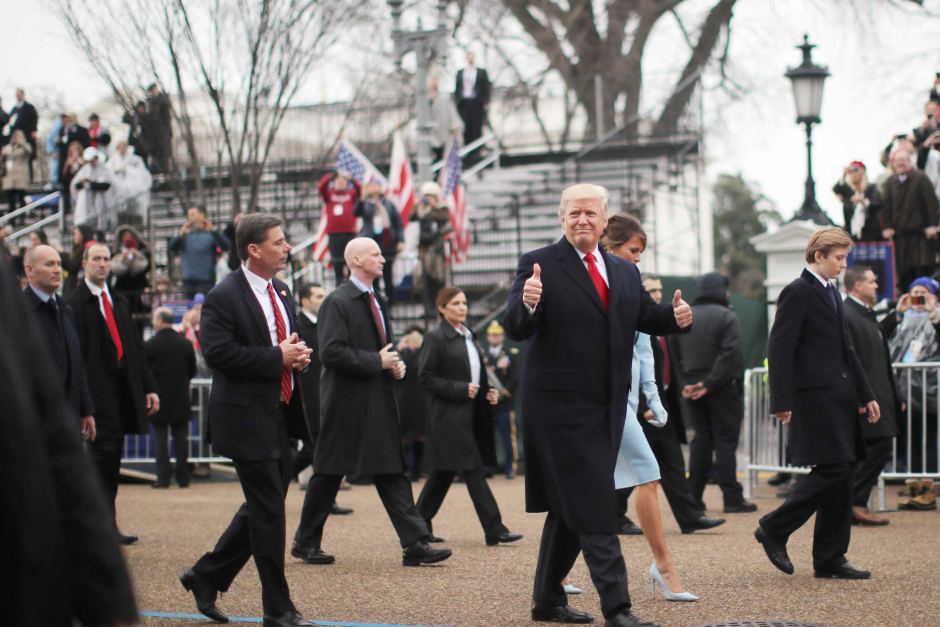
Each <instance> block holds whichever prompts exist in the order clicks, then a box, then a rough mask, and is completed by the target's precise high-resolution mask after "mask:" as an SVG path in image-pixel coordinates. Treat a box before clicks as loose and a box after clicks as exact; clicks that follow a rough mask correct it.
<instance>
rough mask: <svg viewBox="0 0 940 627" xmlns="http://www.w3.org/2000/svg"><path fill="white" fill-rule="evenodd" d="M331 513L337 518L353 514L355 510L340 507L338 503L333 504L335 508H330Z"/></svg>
mask: <svg viewBox="0 0 940 627" xmlns="http://www.w3.org/2000/svg"><path fill="white" fill-rule="evenodd" d="M330 513H331V514H334V515H336V516H346V515H347V514H352V513H353V510H352V508H351V507H340V506H339V505H337V504H336V503H333V507H331V508H330Z"/></svg>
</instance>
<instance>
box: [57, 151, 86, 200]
mask: <svg viewBox="0 0 940 627" xmlns="http://www.w3.org/2000/svg"><path fill="white" fill-rule="evenodd" d="M82 150H83V148H82V144H81V142H78V141H74V142H72V143H71V144H69V147H68V150H67V151H66V153H65V158H64V160H60V161H59V165H60V170H59V187H61V188H62V207H63V208H64V209H65V213H66V214H70V213H72V211H73V210H74V209H75V206H74V204H75V198H74V196H72V181H73V180H74V179H75V175H76V174H78V171H79V170H81V169H82V166H83V165H85V160H84V159H82Z"/></svg>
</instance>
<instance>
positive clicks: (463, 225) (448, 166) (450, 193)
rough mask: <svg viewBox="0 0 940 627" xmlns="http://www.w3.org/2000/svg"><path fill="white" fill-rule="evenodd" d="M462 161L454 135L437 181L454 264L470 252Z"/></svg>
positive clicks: (458, 142) (457, 140)
mask: <svg viewBox="0 0 940 627" xmlns="http://www.w3.org/2000/svg"><path fill="white" fill-rule="evenodd" d="M462 174H463V161H462V160H461V157H460V140H459V139H458V138H457V136H456V135H454V137H453V139H451V142H450V148H448V150H447V157H446V160H445V161H444V167H443V168H441V174H440V177H439V179H438V185H440V186H441V193H443V194H444V198H443V199H442V200H443V201H444V202H446V203H447V206H448V208H449V209H450V225H451V228H452V229H453V233H452V234H451V258H452V259H453V261H454V263H460V262H461V261H463V260H464V259H466V258H467V253H468V252H469V251H470V231H469V229H468V228H467V227H468V221H467V194H466V189H465V188H464V186H463V181H462V180H461V175H462Z"/></svg>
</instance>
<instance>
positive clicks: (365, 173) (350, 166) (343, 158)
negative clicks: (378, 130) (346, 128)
mask: <svg viewBox="0 0 940 627" xmlns="http://www.w3.org/2000/svg"><path fill="white" fill-rule="evenodd" d="M336 169H337V170H345V171H346V172H349V174H350V175H351V176H352V177H353V178H354V179H355V180H356V181H357V182H358V183H360V184H363V185H364V184H366V183H378V184H379V185H381V186H382V187H383V188H386V187H388V180H387V179H386V178H385V177H384V176H382V173H381V172H379V171H378V170H377V169H376V168H375V166H374V165H372V162H371V161H369V160H368V159H367V158H366V156H365V155H364V154H362V153H361V152H359V149H358V148H356V146H355V145H353V143H352V142H351V141H349V140H346V139H344V140H343V141H342V142H340V145H339V150H338V151H337V153H336Z"/></svg>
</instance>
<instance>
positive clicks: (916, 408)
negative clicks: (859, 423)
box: [743, 362, 940, 510]
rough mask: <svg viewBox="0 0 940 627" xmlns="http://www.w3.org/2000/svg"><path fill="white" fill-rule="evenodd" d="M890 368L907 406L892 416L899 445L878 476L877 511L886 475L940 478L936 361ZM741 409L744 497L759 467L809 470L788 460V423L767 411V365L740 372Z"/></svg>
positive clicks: (938, 373) (939, 381)
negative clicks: (894, 418) (894, 420)
mask: <svg viewBox="0 0 940 627" xmlns="http://www.w3.org/2000/svg"><path fill="white" fill-rule="evenodd" d="M894 370H895V375H896V377H897V380H898V385H899V386H900V388H901V397H902V399H903V400H904V401H905V404H906V409H905V411H904V412H903V413H902V414H901V415H899V416H897V418H898V432H899V433H900V434H901V435H900V441H901V442H902V445H901V446H900V447H899V445H898V442H899V438H894V448H893V451H892V455H891V459H890V460H889V461H888V464H887V465H886V466H885V469H884V471H883V472H882V473H881V475H880V476H879V477H878V507H879V509H882V510H883V509H885V480H886V479H918V478H920V479H924V478H928V477H940V464H938V461H937V451H938V450H940V434H938V432H937V422H938V409H940V406H938V387H940V362H920V363H897V364H894ZM744 412H745V415H744V418H745V420H744V435H743V437H744V441H745V443H746V451H745V459H746V462H745V463H746V468H745V473H744V476H745V481H744V494H745V496H746V497H750V496H751V492H752V490H753V487H754V485H755V484H756V483H757V473H758V472H761V471H769V472H789V473H795V474H806V473H808V472H809V471H810V469H809V468H805V467H794V466H791V465H790V464H789V463H788V462H787V440H788V437H787V436H788V433H787V431H788V427H787V426H786V425H784V424H782V423H780V421H779V420H777V418H776V417H775V416H773V415H772V414H771V413H770V383H769V381H768V378H767V369H766V368H751V369H749V370H747V371H746V372H745V374H744ZM914 436H917V438H918V439H917V441H914Z"/></svg>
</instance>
